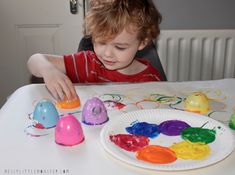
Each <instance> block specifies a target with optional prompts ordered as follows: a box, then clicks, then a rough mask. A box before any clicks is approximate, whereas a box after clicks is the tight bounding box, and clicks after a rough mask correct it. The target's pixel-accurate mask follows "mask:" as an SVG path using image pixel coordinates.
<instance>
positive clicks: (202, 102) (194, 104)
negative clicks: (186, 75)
mask: <svg viewBox="0 0 235 175" xmlns="http://www.w3.org/2000/svg"><path fill="white" fill-rule="evenodd" d="M184 107H185V110H186V111H190V112H196V113H199V114H205V113H207V112H208V111H209V99H208V98H207V96H206V95H205V94H203V93H202V92H194V93H192V94H190V95H189V96H188V97H187V98H186V100H185V102H184Z"/></svg>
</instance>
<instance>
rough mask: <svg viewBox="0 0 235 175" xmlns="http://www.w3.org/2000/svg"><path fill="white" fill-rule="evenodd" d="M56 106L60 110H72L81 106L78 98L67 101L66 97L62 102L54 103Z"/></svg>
mask: <svg viewBox="0 0 235 175" xmlns="http://www.w3.org/2000/svg"><path fill="white" fill-rule="evenodd" d="M56 106H57V107H58V108H60V109H74V108H78V107H80V106H81V102H80V99H79V98H76V99H73V100H68V99H67V97H65V98H64V100H59V101H57V103H56Z"/></svg>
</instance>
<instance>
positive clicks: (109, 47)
mask: <svg viewBox="0 0 235 175" xmlns="http://www.w3.org/2000/svg"><path fill="white" fill-rule="evenodd" d="M145 45H146V44H144V43H143V42H141V41H139V40H138V39H137V32H131V33H130V32H128V31H126V30H125V29H124V30H123V31H122V32H121V33H120V34H119V35H117V36H116V37H115V38H114V39H113V40H111V41H108V42H103V41H101V40H99V38H98V39H95V40H94V50H95V53H96V55H97V57H98V59H99V60H100V61H101V62H102V63H103V65H104V66H105V67H106V68H107V69H109V70H124V69H128V66H129V65H130V64H131V63H132V61H133V59H134V57H135V54H136V52H137V51H138V50H141V49H143V48H144V47H145Z"/></svg>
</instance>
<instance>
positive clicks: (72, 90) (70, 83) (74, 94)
mask: <svg viewBox="0 0 235 175" xmlns="http://www.w3.org/2000/svg"><path fill="white" fill-rule="evenodd" d="M65 81H66V84H67V87H68V89H69V92H70V94H71V100H72V99H75V98H78V95H77V93H76V90H75V88H74V85H73V83H72V82H71V81H70V80H69V79H66V80H65Z"/></svg>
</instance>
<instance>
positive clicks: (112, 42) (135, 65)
mask: <svg viewBox="0 0 235 175" xmlns="http://www.w3.org/2000/svg"><path fill="white" fill-rule="evenodd" d="M160 22H161V15H160V13H159V12H158V10H157V9H156V8H155V6H154V4H153V2H152V0H91V2H90V10H89V12H88V13H87V15H86V18H85V36H87V37H91V38H92V42H93V47H94V52H93V51H82V52H79V53H75V54H72V55H65V56H57V55H49V54H34V55H32V56H31V57H30V58H29V61H28V68H29V70H30V72H31V73H32V74H33V75H35V76H37V77H43V79H44V82H45V84H46V86H47V88H48V90H49V91H50V92H51V94H52V95H53V96H54V97H55V98H56V99H63V98H64V96H67V98H68V99H73V98H77V94H76V91H75V88H74V86H73V83H78V82H79V83H87V82H93V83H99V82H146V81H161V80H162V76H161V75H160V73H159V72H158V70H156V69H155V68H153V67H152V66H151V65H150V63H149V62H148V61H146V60H145V59H140V58H135V54H136V52H137V51H138V50H141V49H143V48H144V47H145V46H146V45H147V44H148V43H149V42H150V41H151V40H152V39H155V38H156V37H157V36H158V35H159V33H160V29H159V24H160Z"/></svg>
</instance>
